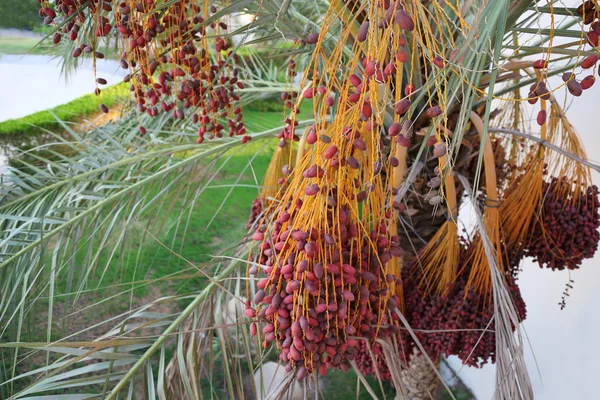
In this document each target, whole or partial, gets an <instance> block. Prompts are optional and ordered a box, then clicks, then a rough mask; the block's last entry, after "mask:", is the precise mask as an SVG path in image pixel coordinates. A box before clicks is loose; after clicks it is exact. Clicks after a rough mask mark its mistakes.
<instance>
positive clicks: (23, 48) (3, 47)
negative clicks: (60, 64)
mask: <svg viewBox="0 0 600 400" xmlns="http://www.w3.org/2000/svg"><path fill="white" fill-rule="evenodd" d="M39 42H40V39H34V38H26V37H0V53H3V54H47V51H46V50H47V49H45V46H46V45H43V44H42V45H39V46H37V47H36V45H37V44H38V43H39ZM34 47H35V48H34Z"/></svg>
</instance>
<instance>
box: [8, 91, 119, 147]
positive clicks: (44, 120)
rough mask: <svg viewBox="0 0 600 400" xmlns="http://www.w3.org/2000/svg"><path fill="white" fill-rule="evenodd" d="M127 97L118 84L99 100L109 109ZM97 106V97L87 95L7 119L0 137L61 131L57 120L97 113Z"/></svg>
mask: <svg viewBox="0 0 600 400" xmlns="http://www.w3.org/2000/svg"><path fill="white" fill-rule="evenodd" d="M128 96H129V94H128V89H127V86H126V85H125V84H118V85H115V86H111V87H109V88H107V89H105V90H103V91H102V97H101V99H102V103H103V104H105V105H106V106H107V107H111V106H113V105H114V104H116V103H118V102H119V101H122V100H124V99H126V98H127V97H128ZM98 105H99V100H98V97H97V96H96V95H94V94H88V95H85V96H81V97H79V98H77V99H75V100H73V101H70V102H68V103H66V104H62V105H60V106H56V107H54V108H51V109H50V110H45V111H39V112H36V113H33V114H31V115H28V116H26V117H23V118H17V119H9V120H7V121H4V122H0V137H1V136H5V137H18V136H28V135H36V134H39V133H40V132H41V130H42V129H47V130H50V131H53V130H62V125H61V123H60V122H59V121H58V120H57V118H58V119H59V120H61V121H64V122H71V121H74V120H77V119H80V118H82V117H86V116H89V115H91V114H94V113H97V112H99V111H98Z"/></svg>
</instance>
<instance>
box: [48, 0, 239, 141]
mask: <svg viewBox="0 0 600 400" xmlns="http://www.w3.org/2000/svg"><path fill="white" fill-rule="evenodd" d="M157 7H159V8H157ZM206 10H208V15H203V13H204V12H205V11H206ZM216 13H217V9H216V7H214V6H210V7H209V6H208V3H205V2H204V1H199V0H179V1H172V2H169V3H168V4H167V5H163V4H159V3H156V2H155V1H153V0H123V1H121V2H119V3H117V2H113V1H108V0H91V1H90V0H56V1H55V2H54V3H48V2H45V1H44V2H41V9H40V14H41V15H44V16H46V18H45V22H46V23H47V24H53V23H58V22H61V21H68V22H66V23H65V24H64V25H63V28H62V30H61V31H60V32H58V33H56V34H55V36H54V43H59V42H60V41H61V40H62V38H63V37H66V38H67V39H68V40H71V41H73V42H75V43H77V46H76V47H75V50H74V51H73V54H72V56H73V57H75V58H77V57H80V56H81V55H82V54H84V53H93V54H92V55H93V56H95V57H97V58H103V57H104V54H102V53H100V52H98V51H97V50H96V49H97V48H98V46H99V44H100V42H101V40H102V38H104V37H107V36H112V37H116V38H117V39H118V43H120V46H121V50H122V53H121V54H120V57H121V59H120V64H121V67H122V68H124V69H127V70H129V71H130V74H129V75H127V76H126V77H125V79H124V80H125V81H126V82H130V83H131V86H130V90H131V92H132V95H133V97H134V98H135V101H136V103H137V107H138V110H139V112H140V113H146V114H148V115H149V116H152V117H156V116H158V115H160V114H161V113H171V114H172V115H173V117H174V118H178V119H184V118H185V116H186V113H187V112H188V109H192V110H194V114H193V115H192V122H193V123H194V124H199V129H198V139H197V141H198V143H201V142H202V141H203V140H204V139H212V138H215V137H223V136H224V135H228V136H243V139H242V141H244V142H246V141H248V140H249V139H250V137H249V136H247V135H246V128H245V125H244V122H243V117H242V112H241V109H240V107H238V106H237V105H236V104H237V103H238V102H239V99H240V97H239V93H238V92H239V89H243V88H244V85H243V83H242V82H241V81H240V80H239V71H238V69H236V68H235V61H236V60H237V56H236V55H234V54H233V53H232V51H231V48H230V47H231V43H230V39H229V38H228V37H227V34H228V26H227V24H226V22H224V21H221V20H220V18H218V17H217V16H215V14H216ZM74 14H75V18H71V17H72V16H73V15H74ZM86 21H87V22H86ZM90 21H93V23H94V27H95V29H94V33H95V37H88V36H87V35H82V34H81V33H80V31H81V29H82V27H83V26H84V24H85V23H88V22H90ZM97 82H98V83H99V84H106V83H107V82H106V80H105V79H103V78H99V79H98V81H97ZM100 93H101V90H100V89H97V90H96V94H97V95H100ZM100 109H101V110H102V111H103V112H108V108H107V107H106V106H105V105H103V104H101V105H100ZM196 110H197V111H196ZM140 132H141V133H142V134H144V133H146V130H145V128H144V127H142V126H140Z"/></svg>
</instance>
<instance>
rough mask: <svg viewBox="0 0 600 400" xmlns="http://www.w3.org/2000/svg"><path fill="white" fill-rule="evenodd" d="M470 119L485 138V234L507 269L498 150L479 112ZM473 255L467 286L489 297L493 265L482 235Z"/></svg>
mask: <svg viewBox="0 0 600 400" xmlns="http://www.w3.org/2000/svg"><path fill="white" fill-rule="evenodd" d="M470 119H471V122H472V123H473V125H474V126H475V129H477V132H478V133H479V135H480V136H481V140H482V141H483V162H484V170H485V188H486V195H487V196H486V205H485V209H484V214H483V223H484V228H485V232H486V234H487V235H488V237H489V239H490V242H491V243H492V245H493V247H494V250H495V253H496V254H495V255H494V256H495V257H496V259H497V262H498V265H499V266H500V268H503V267H502V265H503V259H502V257H501V255H502V248H501V242H500V217H499V209H498V202H499V198H498V187H497V179H496V160H495V157H494V150H493V148H492V141H491V140H490V136H489V134H488V136H487V137H485V138H484V137H483V131H484V126H483V121H482V119H481V117H479V115H477V114H476V113H475V112H471V114H470ZM471 252H472V253H471V256H470V257H469V259H468V261H467V262H468V263H471V271H470V274H469V280H468V282H467V287H472V288H473V289H475V290H476V291H477V292H479V293H481V294H485V295H488V294H489V293H491V287H492V281H491V272H490V265H489V262H488V258H487V255H486V253H485V249H484V246H483V241H482V240H481V236H479V235H478V236H476V237H475V239H474V241H473V244H472V247H471Z"/></svg>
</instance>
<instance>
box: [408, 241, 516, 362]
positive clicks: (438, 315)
mask: <svg viewBox="0 0 600 400" xmlns="http://www.w3.org/2000/svg"><path fill="white" fill-rule="evenodd" d="M466 254H467V253H466V252H463V254H462V255H461V263H460V265H461V266H464V270H463V271H462V272H461V273H460V275H459V277H458V278H457V279H456V281H455V283H453V284H450V285H449V286H448V287H447V288H446V290H445V292H444V293H442V294H436V293H433V292H432V293H428V291H426V290H425V286H424V284H423V282H422V281H421V278H420V277H421V275H420V274H419V273H418V270H419V268H420V267H419V265H418V262H413V263H411V264H409V265H408V266H406V268H404V269H403V271H402V277H403V283H404V286H403V287H404V293H405V306H406V310H407V319H408V321H409V323H410V326H411V327H412V328H413V329H414V330H415V333H416V336H417V337H418V338H419V341H420V342H421V344H422V345H423V347H424V348H425V350H426V352H427V354H428V355H429V356H430V357H431V358H432V359H436V358H438V357H440V356H445V357H448V356H451V355H455V356H458V358H459V359H460V360H461V361H462V362H463V364H465V365H468V366H474V367H481V366H482V365H484V364H486V363H487V362H490V361H491V362H492V363H493V362H495V352H496V336H495V334H494V327H495V325H494V321H493V316H494V304H493V299H492V296H491V293H488V294H480V293H477V292H476V291H475V290H473V289H472V288H469V287H467V282H468V278H469V271H470V268H469V265H468V256H467V255H466ZM505 279H506V283H507V287H508V289H509V293H510V295H511V298H512V301H513V303H514V305H515V307H516V310H517V313H518V316H519V319H520V321H522V320H524V319H525V317H526V310H525V302H524V301H523V299H522V297H521V293H520V291H519V287H518V286H517V284H516V282H515V281H514V279H513V278H512V277H511V276H510V275H508V274H507V275H505Z"/></svg>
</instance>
